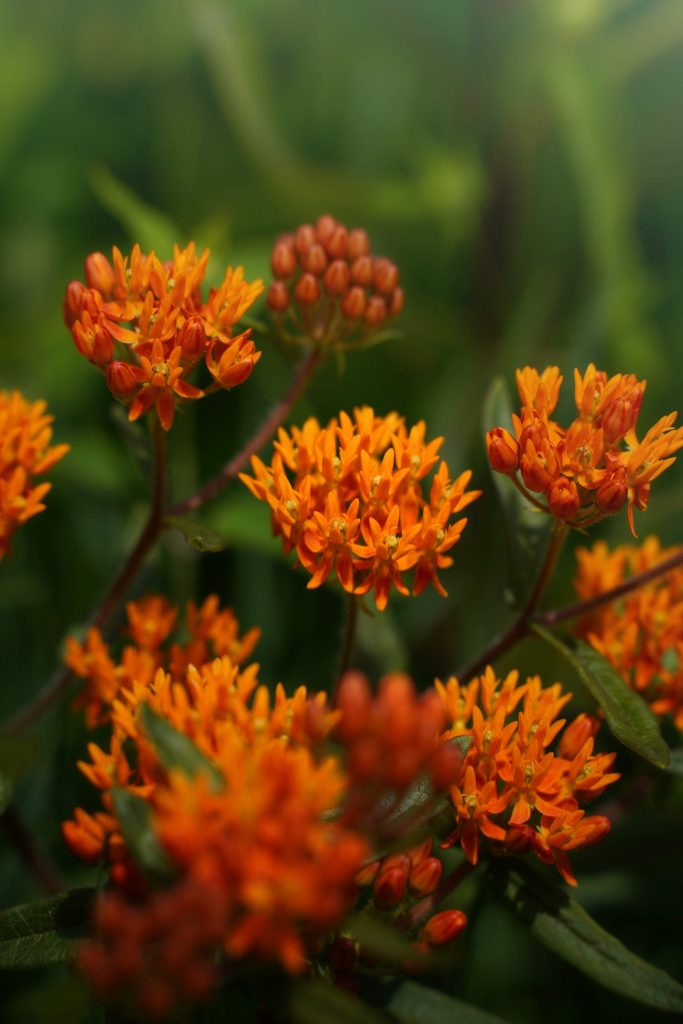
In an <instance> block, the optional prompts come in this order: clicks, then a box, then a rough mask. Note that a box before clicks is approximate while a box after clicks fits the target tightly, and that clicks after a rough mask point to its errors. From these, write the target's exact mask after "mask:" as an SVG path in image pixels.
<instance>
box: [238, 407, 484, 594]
mask: <svg viewBox="0 0 683 1024" xmlns="http://www.w3.org/2000/svg"><path fill="white" fill-rule="evenodd" d="M425 429H426V428H425V424H424V423H422V422H421V423H418V424H417V425H416V426H414V427H413V428H411V429H410V430H407V429H406V427H405V424H404V421H403V420H402V419H401V418H400V417H399V416H398V415H397V414H396V413H391V414H389V415H388V416H386V417H383V418H382V417H379V416H376V415H375V413H374V411H373V410H372V409H371V408H369V407H367V406H366V407H364V408H360V409H354V413H353V418H352V417H350V416H348V415H347V413H345V412H342V413H340V414H339V417H338V418H335V419H333V420H331V421H330V423H329V424H328V425H327V427H325V428H321V426H320V424H319V423H318V421H317V420H316V419H313V418H311V419H309V420H307V421H306V423H304V425H303V427H301V428H300V429H299V428H296V427H294V428H293V429H292V431H291V433H288V432H287V431H285V430H280V431H279V434H278V440H277V441H276V442H275V449H276V451H275V454H274V455H273V458H272V461H271V464H270V466H267V465H265V464H264V463H263V462H262V461H261V460H260V459H259V458H257V457H255V456H254V457H253V458H252V469H253V473H254V475H253V476H251V477H250V476H247V475H246V474H241V475H240V478H241V480H242V481H243V483H245V484H246V486H247V487H248V488H249V490H250V491H251V492H252V494H253V495H254V496H255V497H256V498H258V499H259V501H266V502H267V503H268V505H269V506H270V509H271V515H272V524H273V532H274V533H275V534H276V535H279V536H281V537H282V539H283V542H284V546H285V550H286V551H287V552H289V551H292V550H296V553H297V556H298V559H299V562H300V563H301V565H303V566H304V568H305V569H306V570H307V571H308V572H309V573H310V574H311V579H310V581H309V583H308V586H309V587H318V586H320V585H321V584H322V583H324V582H325V580H327V579H328V578H329V577H330V576H331V575H332V574H333V573H334V574H335V575H336V577H337V579H338V580H339V582H340V583H341V585H342V587H343V588H344V589H345V590H347V591H348V592H349V593H355V594H366V593H368V592H369V591H370V590H373V591H374V596H375V603H376V605H377V607H378V608H379V609H380V610H384V608H386V605H387V602H388V600H389V595H390V593H391V590H392V587H393V588H395V589H396V590H398V592H399V593H401V594H408V593H409V592H410V591H409V589H408V585H407V583H406V582H405V580H404V574H406V573H408V572H411V571H414V577H413V585H412V591H413V594H420V593H421V592H422V591H423V590H424V589H425V587H426V586H427V585H428V583H430V582H431V583H433V585H434V587H435V589H436V590H437V591H438V593H440V594H442V595H445V594H446V591H445V590H444V588H443V586H442V584H441V581H440V580H439V578H438V575H437V573H438V570H440V569H444V568H447V567H449V566H450V565H451V564H452V561H453V560H452V558H451V557H450V555H448V554H447V552H449V551H450V550H451V548H452V547H453V546H454V545H455V544H456V543H457V542H458V540H459V539H460V536H461V534H462V532H463V530H464V528H465V526H466V524H467V519H466V518H460V519H456V520H455V521H453V519H454V517H455V516H456V515H457V513H459V512H461V511H462V510H463V509H464V508H465V507H466V506H467V505H469V504H470V502H472V501H474V499H475V498H477V497H478V496H479V493H480V492H479V491H467V489H466V488H467V486H468V484H469V481H470V478H471V473H470V472H465V473H463V474H461V476H459V477H458V478H457V479H456V480H451V479H450V474H449V469H448V466H447V464H446V463H445V462H443V461H440V460H439V457H438V450H439V448H440V446H441V444H442V443H443V438H436V439H435V440H433V441H429V442H428V441H426V440H425ZM437 464H438V468H437V469H436V472H435V473H434V475H433V477H432V479H431V483H430V484H429V486H428V487H427V485H426V481H427V477H428V475H429V474H430V473H431V472H432V471H433V470H434V467H435V466H437Z"/></svg>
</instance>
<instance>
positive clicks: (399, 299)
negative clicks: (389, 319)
mask: <svg viewBox="0 0 683 1024" xmlns="http://www.w3.org/2000/svg"><path fill="white" fill-rule="evenodd" d="M402 309H403V289H402V288H397V289H396V290H395V291H394V293H393V295H392V296H391V298H390V299H389V316H398V314H399V313H400V312H401V310H402Z"/></svg>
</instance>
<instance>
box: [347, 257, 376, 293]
mask: <svg viewBox="0 0 683 1024" xmlns="http://www.w3.org/2000/svg"><path fill="white" fill-rule="evenodd" d="M351 280H352V281H353V282H354V284H360V285H362V286H363V288H369V287H370V285H371V284H372V256H359V257H358V259H356V260H354V261H353V263H352V264H351Z"/></svg>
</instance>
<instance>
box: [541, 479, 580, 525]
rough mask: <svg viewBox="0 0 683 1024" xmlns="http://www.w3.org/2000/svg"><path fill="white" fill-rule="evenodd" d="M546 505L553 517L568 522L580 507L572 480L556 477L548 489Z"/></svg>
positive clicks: (577, 493)
mask: <svg viewBox="0 0 683 1024" xmlns="http://www.w3.org/2000/svg"><path fill="white" fill-rule="evenodd" d="M548 504H549V505H550V510H551V512H552V513H553V515H554V516H557V518H558V519H564V520H565V521H567V522H569V521H570V520H571V519H573V518H574V516H575V515H576V513H577V512H578V511H579V508H580V507H581V499H580V498H579V492H578V491H577V489H576V484H575V483H574V481H573V480H568V479H567V477H566V476H561V477H558V479H557V480H554V481H553V482H552V484H551V485H550V487H549V489H548Z"/></svg>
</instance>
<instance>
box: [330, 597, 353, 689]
mask: <svg viewBox="0 0 683 1024" xmlns="http://www.w3.org/2000/svg"><path fill="white" fill-rule="evenodd" d="M345 598H346V600H345V602H344V612H345V614H344V624H343V632H342V642H341V647H340V649H339V662H338V666H337V673H336V678H335V684H334V693H335V694H336V690H337V687H338V686H339V681H340V679H341V678H342V676H343V675H344V673H345V672H346V671H347V669H348V668H349V665H350V664H351V655H352V654H353V641H354V639H355V636H356V623H357V622H358V598H357V597H356V595H355V594H345Z"/></svg>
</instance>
